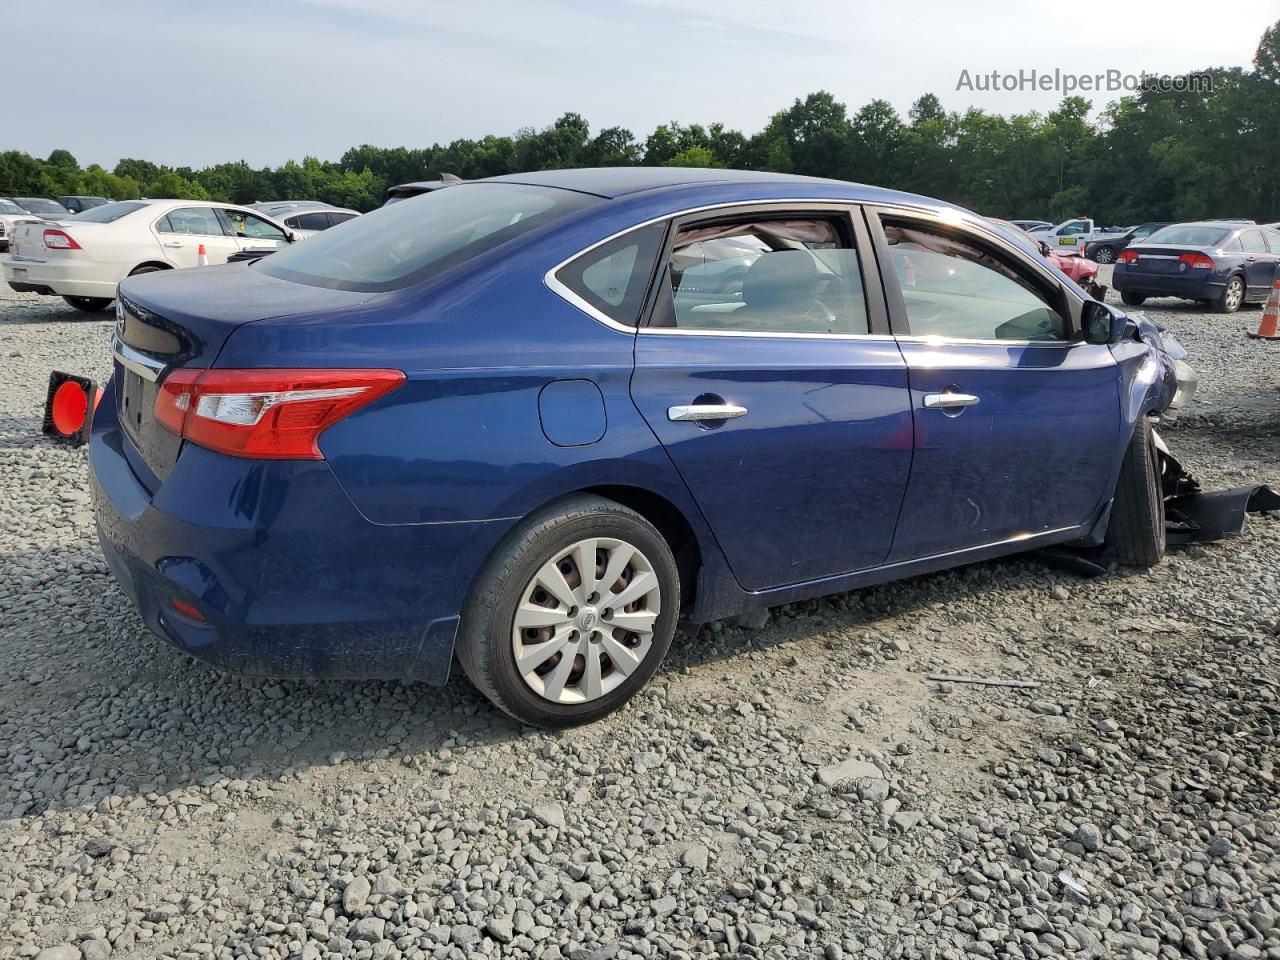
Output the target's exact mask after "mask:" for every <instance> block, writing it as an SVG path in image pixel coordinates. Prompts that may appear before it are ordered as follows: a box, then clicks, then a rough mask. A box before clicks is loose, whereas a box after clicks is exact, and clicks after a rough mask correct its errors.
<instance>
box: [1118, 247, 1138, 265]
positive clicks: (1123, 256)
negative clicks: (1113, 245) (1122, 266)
mask: <svg viewBox="0 0 1280 960" xmlns="http://www.w3.org/2000/svg"><path fill="white" fill-rule="evenodd" d="M1137 262H1138V251H1137V250H1121V251H1120V256H1118V257H1116V263H1137Z"/></svg>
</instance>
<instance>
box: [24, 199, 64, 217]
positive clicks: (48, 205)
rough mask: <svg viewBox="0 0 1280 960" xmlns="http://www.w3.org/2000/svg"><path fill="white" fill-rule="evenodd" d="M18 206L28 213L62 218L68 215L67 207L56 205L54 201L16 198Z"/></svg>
mask: <svg viewBox="0 0 1280 960" xmlns="http://www.w3.org/2000/svg"><path fill="white" fill-rule="evenodd" d="M14 200H15V201H17V203H18V206H20V207H22V209H24V210H26V211H27V212H28V213H39V214H52V215H54V216H60V215H63V214H66V213H68V210H67V208H66V207H64V206H63V205H62V204H60V203H54V202H53V201H52V200H44V199H41V198H40V197H14Z"/></svg>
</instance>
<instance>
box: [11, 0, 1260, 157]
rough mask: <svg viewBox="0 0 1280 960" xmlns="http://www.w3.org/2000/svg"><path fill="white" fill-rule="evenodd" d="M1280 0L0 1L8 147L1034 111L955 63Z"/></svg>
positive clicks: (1071, 56) (1151, 60)
mask: <svg viewBox="0 0 1280 960" xmlns="http://www.w3.org/2000/svg"><path fill="white" fill-rule="evenodd" d="M1228 9H1229V11H1230V18H1229V19H1228V18H1227V17H1226V16H1225V15H1224V14H1226V12H1227V10H1228ZM1214 10H1218V11H1219V12H1217V13H1215V12H1214ZM1277 18H1280V3H1278V2H1277V0H1235V2H1233V3H1231V4H1229V5H1228V7H1223V8H1214V7H1212V6H1210V7H1206V6H1205V4H1204V3H1203V2H1200V0H1194V2H1185V0H1180V2H1169V0H1166V2H1162V3H1159V4H1151V3H1125V2H1118V3H1103V4H1099V3H1094V2H1086V0H1080V2H1076V3H1070V2H1065V0H1056V2H1027V0H1022V2H1012V0H1010V2H999V0H997V2H986V3H983V2H970V3H956V2H954V0H911V2H908V3H897V2H875V3H865V4H857V5H855V4H854V3H851V2H843V3H842V2H837V0H782V2H779V0H729V2H710V0H597V2H587V0H528V2H519V0H459V2H453V3H448V2H431V3H427V2H421V0H110V2H107V0H0V36H4V37H5V42H4V43H3V44H0V49H3V51H4V58H3V69H2V71H0V75H2V76H3V78H4V80H3V86H4V92H3V94H2V95H0V149H19V150H25V151H27V152H29V153H32V154H35V155H38V156H47V155H48V153H49V151H50V150H52V149H54V148H55V147H66V148H67V149H69V150H71V152H72V153H74V154H75V155H76V157H77V158H78V159H79V160H80V162H81V163H82V164H86V165H87V164H89V163H100V164H102V165H103V166H105V167H108V168H110V167H111V166H113V165H114V164H115V162H116V161H117V160H118V159H119V158H120V157H122V156H133V157H140V158H146V159H150V160H153V161H157V162H161V163H167V164H171V165H174V166H178V165H189V166H194V167H199V166H204V165H206V164H209V163H215V162H219V161H223V160H239V159H245V160H248V161H249V162H250V163H252V164H254V165H255V166H258V165H263V164H271V165H276V164H279V163H281V162H283V161H284V160H287V159H289V158H294V159H301V158H302V157H303V156H304V155H306V154H311V155H314V156H318V157H320V158H322V159H337V158H338V157H339V156H340V155H341V154H342V152H343V150H345V149H346V148H347V147H349V146H352V145H355V144H361V143H372V144H376V145H379V146H399V145H404V146H411V147H412V146H427V145H430V144H432V143H435V142H442V143H445V142H448V141H450V140H452V139H455V138H458V137H478V136H482V135H484V134H486V133H497V134H506V133H513V132H514V131H515V130H517V129H518V128H520V127H524V126H532V127H542V126H545V125H547V124H549V123H551V122H552V121H553V120H555V118H556V117H558V116H559V115H560V114H562V113H564V112H566V111H569V110H572V111H576V112H578V113H581V114H582V115H583V116H584V117H586V119H587V121H588V122H589V123H590V124H591V127H592V130H593V131H594V130H598V129H600V128H601V127H607V126H613V125H620V126H625V127H628V128H630V129H631V130H632V131H633V132H634V133H635V134H636V136H637V137H639V138H641V139H643V138H644V136H646V135H647V134H648V133H649V131H650V130H652V129H653V127H654V126H656V125H657V124H659V123H662V122H664V121H668V120H678V121H680V122H682V123H695V122H701V123H711V122H714V121H717V120H718V121H722V122H724V123H726V124H727V125H729V126H730V127H736V128H738V129H741V130H742V131H744V132H745V133H748V134H750V133H753V132H755V131H757V130H759V129H760V128H761V127H762V126H763V125H764V124H765V122H767V120H768V118H769V115H770V114H772V113H773V112H775V111H777V110H779V109H781V108H783V107H786V106H788V105H789V104H790V103H791V102H792V101H793V100H795V99H796V98H797V97H802V96H804V95H805V94H807V93H810V92H812V91H816V90H829V91H831V92H832V93H833V94H835V96H836V97H837V98H838V99H840V100H842V101H844V102H845V103H846V104H848V105H849V108H850V112H853V111H855V110H856V109H857V108H858V107H859V106H861V105H862V104H863V103H865V102H866V101H868V100H870V99H873V98H876V97H880V98H883V99H886V100H888V101H889V102H891V103H892V104H893V105H894V106H895V107H897V108H898V110H899V111H900V112H901V113H903V114H904V115H905V113H906V111H907V109H908V107H910V105H911V103H912V101H913V100H915V98H916V97H918V96H919V95H920V94H922V93H926V92H933V93H935V94H937V95H938V96H939V97H940V98H941V99H942V102H943V104H944V105H945V106H946V107H947V108H949V109H964V108H966V107H969V106H978V107H982V108H983V109H987V110H992V111H998V112H1001V113H1011V112H1015V111H1019V110H1029V109H1038V110H1047V109H1051V108H1052V107H1053V106H1054V105H1055V104H1056V103H1057V102H1058V101H1059V100H1060V99H1061V97H1062V94H1061V93H1058V92H1034V91H1028V92H1012V93H1011V92H998V93H982V92H978V91H974V90H957V89H956V88H957V83H958V81H959V79H960V77H961V71H962V70H968V71H969V72H970V74H971V75H972V76H974V77H976V75H977V74H979V73H989V72H990V71H992V70H998V71H1001V72H1008V73H1016V72H1017V71H1019V70H1030V69H1033V68H1034V69H1038V70H1041V71H1050V72H1052V71H1053V70H1054V69H1055V68H1060V69H1062V70H1064V71H1073V72H1076V73H1080V74H1092V73H1095V72H1102V71H1106V70H1108V69H1117V70H1122V71H1128V72H1134V73H1137V72H1141V71H1147V72H1150V73H1182V72H1186V71H1188V70H1194V69H1199V68H1202V67H1207V66H1215V65H1225V66H1232V65H1237V66H1247V65H1249V63H1250V61H1251V60H1252V58H1253V52H1254V50H1255V48H1256V46H1257V43H1258V39H1259V37H1260V36H1261V34H1262V31H1263V30H1264V29H1265V28H1266V27H1267V26H1268V25H1269V24H1270V23H1273V22H1275V20H1276V19H1277ZM1090 96H1091V99H1093V101H1094V106H1095V108H1098V107H1101V106H1102V104H1103V103H1104V102H1106V101H1108V100H1111V99H1115V97H1116V96H1117V95H1113V94H1092V95H1090Z"/></svg>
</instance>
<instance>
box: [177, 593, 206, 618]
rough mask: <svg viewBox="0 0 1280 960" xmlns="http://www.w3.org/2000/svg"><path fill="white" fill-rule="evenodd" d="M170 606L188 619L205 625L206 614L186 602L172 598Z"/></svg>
mask: <svg viewBox="0 0 1280 960" xmlns="http://www.w3.org/2000/svg"><path fill="white" fill-rule="evenodd" d="M169 606H171V607H173V609H175V610H177V611H178V612H179V613H180V614H182V615H183V616H184V617H187V618H188V619H191V620H199V621H200V622H201V623H204V614H203V613H201V612H200V611H199V610H197V609H196V608H195V607H193V606H192V605H191V604H189V603H187V601H185V600H179V599H178V598H177V597H170V598H169Z"/></svg>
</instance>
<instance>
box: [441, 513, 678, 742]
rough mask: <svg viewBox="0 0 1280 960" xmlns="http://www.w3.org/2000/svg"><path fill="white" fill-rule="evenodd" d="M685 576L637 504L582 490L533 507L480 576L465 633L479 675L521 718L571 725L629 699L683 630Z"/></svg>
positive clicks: (466, 662)
mask: <svg viewBox="0 0 1280 960" xmlns="http://www.w3.org/2000/svg"><path fill="white" fill-rule="evenodd" d="M679 610H680V578H679V574H678V573H677V570H676V562H675V558H674V557H673V556H672V553H671V548H670V547H669V546H668V545H667V542H666V540H665V539H664V538H663V536H662V534H661V533H659V532H658V530H657V529H656V528H655V527H654V526H653V525H652V524H651V523H649V522H648V521H647V520H645V519H644V517H642V516H640V515H639V514H638V513H636V512H635V511H633V510H630V509H628V508H627V507H624V506H622V505H621V504H619V503H615V502H614V501H612V500H606V499H604V498H603V497H594V496H580V497H574V498H573V499H571V500H567V501H564V502H562V503H560V504H557V505H554V506H552V507H550V508H548V509H547V510H544V511H543V512H541V513H539V514H536V515H534V516H533V517H530V518H529V519H528V520H527V521H526V522H525V523H524V524H523V525H522V526H521V527H519V528H518V529H517V530H516V531H515V532H514V533H513V534H512V535H510V536H509V537H508V538H507V540H506V541H504V543H503V544H502V545H501V546H499V548H498V549H497V551H496V552H495V554H494V556H493V557H492V558H491V559H490V560H489V562H488V563H487V564H486V565H485V568H484V570H483V571H482V572H481V574H480V576H479V577H478V578H477V580H476V584H475V586H474V587H473V588H472V593H471V597H470V599H469V600H468V603H467V607H466V610H465V611H464V613H463V618H462V626H461V629H460V632H459V637H458V645H457V651H458V660H459V662H460V663H461V664H462V669H463V670H464V671H465V672H466V674H467V676H468V677H469V678H470V679H471V682H472V683H474V684H475V685H476V687H477V688H478V689H479V690H480V692H481V693H483V694H484V695H485V696H486V697H488V698H489V699H490V700H491V701H493V703H494V704H495V705H496V706H498V707H500V708H501V709H502V710H505V711H506V712H507V713H509V714H511V716H513V717H515V718H516V719H517V720H522V721H524V722H525V723H530V724H533V725H535V726H542V727H567V726H573V725H575V724H580V723H588V722H590V721H592V720H596V719H599V718H600V717H603V716H605V715H606V714H608V713H611V712H612V711H614V710H616V709H617V708H618V707H620V706H622V705H623V704H624V703H626V702H627V701H628V700H629V699H631V697H632V696H633V695H634V694H635V693H636V691H637V690H639V689H640V688H641V687H642V686H644V684H645V683H646V682H647V681H648V680H649V678H650V677H652V676H653V674H654V671H656V670H657V668H658V665H659V664H660V663H661V662H662V659H663V657H665V656H666V653H667V650H668V648H669V647H670V646H671V638H672V636H673V635H674V634H675V627H676V618H677V615H678V613H679Z"/></svg>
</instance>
